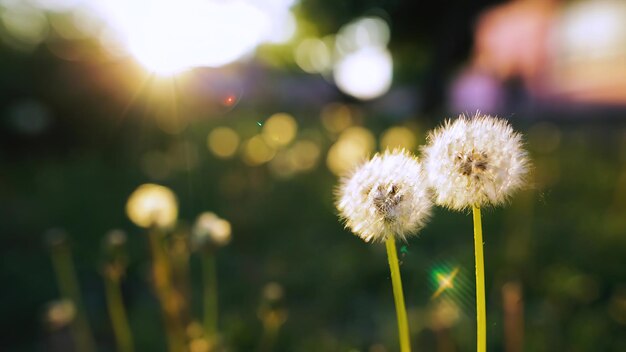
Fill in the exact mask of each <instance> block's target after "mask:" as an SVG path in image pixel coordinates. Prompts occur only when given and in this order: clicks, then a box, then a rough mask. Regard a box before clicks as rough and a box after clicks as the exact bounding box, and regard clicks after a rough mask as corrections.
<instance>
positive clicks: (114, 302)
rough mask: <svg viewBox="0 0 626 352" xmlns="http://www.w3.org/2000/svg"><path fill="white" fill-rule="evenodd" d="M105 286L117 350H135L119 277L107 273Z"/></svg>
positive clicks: (124, 351)
mask: <svg viewBox="0 0 626 352" xmlns="http://www.w3.org/2000/svg"><path fill="white" fill-rule="evenodd" d="M104 286H105V293H106V300H107V309H108V311H109V316H110V318H111V324H112V325H113V333H114V334H115V340H116V342H117V350H118V352H133V336H132V334H131V332H130V326H129V324H128V318H127V316H126V310H125V309H124V302H123V300H122V291H121V289H120V282H119V279H118V278H114V277H111V275H108V274H106V273H105V275H104Z"/></svg>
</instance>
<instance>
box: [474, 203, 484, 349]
mask: <svg viewBox="0 0 626 352" xmlns="http://www.w3.org/2000/svg"><path fill="white" fill-rule="evenodd" d="M472 209H473V217H474V255H475V258H476V346H477V347H476V351H478V352H484V351H486V350H487V309H486V307H485V259H484V256H483V225H482V222H481V216H480V207H478V206H476V205H474V206H473V207H472Z"/></svg>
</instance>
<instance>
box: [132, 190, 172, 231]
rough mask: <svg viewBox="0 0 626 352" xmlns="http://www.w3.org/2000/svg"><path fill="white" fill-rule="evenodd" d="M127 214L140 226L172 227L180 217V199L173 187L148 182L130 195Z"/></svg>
mask: <svg viewBox="0 0 626 352" xmlns="http://www.w3.org/2000/svg"><path fill="white" fill-rule="evenodd" d="M126 214H127V215H128V217H129V218H130V220H131V221H132V222H134V223H135V224H136V225H137V226H140V227H145V228H148V227H151V226H156V227H159V228H170V227H172V226H174V224H175V223H176V219H177V218H178V201H177V200H176V195H175V194H174V192H172V190H171V189H169V188H167V187H164V186H160V185H156V184H152V183H146V184H143V185H141V186H139V187H138V188H137V189H136V190H135V191H134V192H133V193H132V194H131V195H130V197H128V201H127V202H126Z"/></svg>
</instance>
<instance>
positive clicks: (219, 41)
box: [93, 0, 293, 76]
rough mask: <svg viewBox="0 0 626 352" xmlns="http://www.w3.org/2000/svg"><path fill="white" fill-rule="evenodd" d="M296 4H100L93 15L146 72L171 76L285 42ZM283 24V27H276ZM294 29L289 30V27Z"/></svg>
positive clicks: (188, 0)
mask: <svg viewBox="0 0 626 352" xmlns="http://www.w3.org/2000/svg"><path fill="white" fill-rule="evenodd" d="M292 4H293V1H291V0H284V1H272V2H265V1H261V2H258V1H249V0H233V1H215V0H212V1H211V0H208V1H203V0H181V1H176V2H172V1H167V0H150V1H148V0H141V1H120V0H113V1H98V2H95V3H94V4H93V10H95V12H96V13H97V14H98V17H100V18H102V19H103V20H104V22H105V24H106V25H107V27H110V28H111V29H112V30H113V32H114V33H115V36H116V37H117V39H118V41H120V42H121V43H122V45H123V46H124V47H125V48H126V50H127V52H128V53H130V54H131V55H132V56H133V57H134V58H135V59H136V60H137V61H138V62H139V63H140V64H141V65H142V66H144V67H145V68H146V69H148V70H150V71H151V72H154V73H157V74H159V75H164V76H170V75H174V74H177V73H180V72H182V71H185V70H187V69H190V68H193V67H201V66H207V67H219V66H222V65H225V64H228V63H231V62H233V61H236V60H238V59H240V58H241V57H243V56H245V55H246V54H249V53H250V52H252V51H253V50H254V49H255V48H256V46H257V45H259V44H261V43H264V42H275V41H276V39H277V38H279V39H280V40H287V39H289V37H290V34H289V33H287V34H284V33H282V34H281V33H277V30H278V29H281V28H283V31H284V28H292V30H291V34H293V25H292V22H293V16H292V15H291V12H290V11H289V8H290V7H291V6H292ZM278 22H279V23H278ZM290 24H291V27H290Z"/></svg>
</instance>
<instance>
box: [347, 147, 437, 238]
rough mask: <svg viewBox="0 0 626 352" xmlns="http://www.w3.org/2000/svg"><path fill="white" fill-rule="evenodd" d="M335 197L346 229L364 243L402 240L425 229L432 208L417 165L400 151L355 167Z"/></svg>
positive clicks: (413, 159)
mask: <svg viewBox="0 0 626 352" xmlns="http://www.w3.org/2000/svg"><path fill="white" fill-rule="evenodd" d="M337 195H338V199H337V209H338V210H339V213H340V215H341V217H342V218H343V219H344V221H345V224H346V227H348V228H350V229H351V230H352V231H353V232H354V233H355V234H357V235H358V236H359V237H361V238H362V239H363V240H365V241H366V242H369V241H372V240H373V241H380V242H383V241H385V240H386V239H387V238H388V237H389V236H395V237H397V238H400V239H405V238H406V237H407V236H408V235H410V234H414V233H415V232H417V231H418V230H419V229H420V228H422V227H423V226H424V224H425V222H426V220H427V219H428V217H429V216H430V209H431V206H432V204H431V201H430V198H429V196H428V192H427V187H426V180H425V178H424V174H423V172H422V167H421V165H420V163H419V162H418V161H417V159H416V158H415V157H413V156H411V155H410V154H409V153H408V152H407V151H405V150H403V149H402V150H394V151H391V152H390V151H386V152H385V153H383V154H377V155H376V156H374V157H373V158H372V159H371V160H370V161H368V162H367V163H365V164H363V165H362V166H360V167H358V168H357V169H356V170H355V171H354V172H353V173H352V174H351V175H349V176H348V177H345V178H343V179H342V180H341V181H340V186H339V188H338V191H337Z"/></svg>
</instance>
